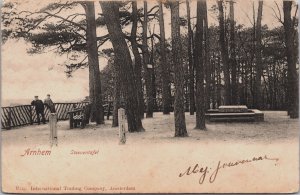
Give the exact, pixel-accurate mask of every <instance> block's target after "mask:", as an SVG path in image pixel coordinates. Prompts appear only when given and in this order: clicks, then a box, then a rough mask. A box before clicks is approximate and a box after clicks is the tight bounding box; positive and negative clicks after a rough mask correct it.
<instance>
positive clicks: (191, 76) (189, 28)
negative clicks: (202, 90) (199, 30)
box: [186, 0, 195, 115]
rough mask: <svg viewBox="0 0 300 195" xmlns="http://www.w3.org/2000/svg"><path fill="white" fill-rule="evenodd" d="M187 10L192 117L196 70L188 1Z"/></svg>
mask: <svg viewBox="0 0 300 195" xmlns="http://www.w3.org/2000/svg"><path fill="white" fill-rule="evenodd" d="M186 8H187V22H188V24H187V25H188V57H189V66H188V67H189V103H190V109H189V110H190V115H194V112H195V70H194V62H193V53H192V51H193V49H192V48H193V43H192V38H193V31H192V26H191V11H190V2H189V0H186Z"/></svg>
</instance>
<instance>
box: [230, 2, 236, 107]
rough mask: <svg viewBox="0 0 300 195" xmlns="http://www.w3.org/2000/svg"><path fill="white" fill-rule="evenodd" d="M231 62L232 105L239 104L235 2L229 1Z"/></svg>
mask: <svg viewBox="0 0 300 195" xmlns="http://www.w3.org/2000/svg"><path fill="white" fill-rule="evenodd" d="M229 4H230V6H229V21H230V62H231V104H233V105H237V104H238V85H237V62H236V52H235V24H234V1H233V0H231V1H229Z"/></svg>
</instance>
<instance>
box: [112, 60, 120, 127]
mask: <svg viewBox="0 0 300 195" xmlns="http://www.w3.org/2000/svg"><path fill="white" fill-rule="evenodd" d="M115 63H116V62H114V63H113V70H114V82H115V83H114V103H113V108H114V110H113V121H112V127H117V126H119V118H118V109H119V108H120V106H121V87H120V85H121V82H120V70H119V65H116V64H115Z"/></svg>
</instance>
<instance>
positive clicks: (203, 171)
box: [179, 155, 279, 184]
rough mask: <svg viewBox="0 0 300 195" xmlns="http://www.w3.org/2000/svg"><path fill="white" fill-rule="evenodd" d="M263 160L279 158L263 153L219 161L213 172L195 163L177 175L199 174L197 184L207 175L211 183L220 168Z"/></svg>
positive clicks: (276, 159)
mask: <svg viewBox="0 0 300 195" xmlns="http://www.w3.org/2000/svg"><path fill="white" fill-rule="evenodd" d="M263 160H272V161H276V162H277V161H278V160H279V159H278V158H270V157H268V156H267V155H265V156H259V157H253V158H251V159H244V160H239V161H236V162H227V163H221V161H219V162H218V165H217V167H216V169H215V170H214V171H213V172H210V170H211V168H210V167H208V166H203V167H200V166H199V164H195V165H194V166H189V167H188V168H187V169H186V171H185V172H182V173H180V174H179V177H183V176H185V175H186V176H189V175H192V174H200V178H199V184H203V182H204V181H205V179H206V178H207V177H209V182H210V183H213V182H214V181H215V180H216V178H217V175H218V173H219V171H220V169H224V168H230V167H235V166H238V165H241V164H246V163H251V162H255V161H263ZM209 173H211V174H210V175H209Z"/></svg>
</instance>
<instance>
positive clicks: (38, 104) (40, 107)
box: [31, 96, 46, 124]
mask: <svg viewBox="0 0 300 195" xmlns="http://www.w3.org/2000/svg"><path fill="white" fill-rule="evenodd" d="M31 105H32V106H34V107H35V112H36V117H37V122H38V124H40V115H42V122H43V123H44V124H46V119H45V114H44V103H43V101H42V100H39V97H38V96H34V100H33V101H32V102H31Z"/></svg>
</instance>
